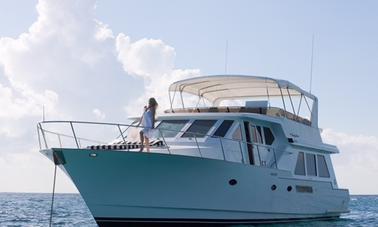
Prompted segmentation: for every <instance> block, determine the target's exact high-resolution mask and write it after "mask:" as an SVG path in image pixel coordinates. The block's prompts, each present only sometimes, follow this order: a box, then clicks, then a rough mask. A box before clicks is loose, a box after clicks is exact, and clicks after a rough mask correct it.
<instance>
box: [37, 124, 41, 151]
mask: <svg viewBox="0 0 378 227" xmlns="http://www.w3.org/2000/svg"><path fill="white" fill-rule="evenodd" d="M37 134H38V145H39V150H42V144H41V135H40V134H39V127H38V125H37Z"/></svg>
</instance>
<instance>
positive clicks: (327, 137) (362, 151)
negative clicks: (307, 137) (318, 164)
mask: <svg viewBox="0 0 378 227" xmlns="http://www.w3.org/2000/svg"><path fill="white" fill-rule="evenodd" d="M322 137H323V139H324V141H325V142H326V143H330V144H335V145H337V146H338V148H339V149H340V154H335V155H333V156H332V160H333V163H334V168H335V171H336V174H337V179H338V182H339V185H340V186H342V187H346V188H349V189H350V191H351V193H358V194H376V193H377V192H378V181H377V180H375V179H377V178H378V165H377V163H378V138H377V137H374V136H365V135H350V134H346V133H340V132H335V131H333V130H331V129H325V130H323V133H322Z"/></svg>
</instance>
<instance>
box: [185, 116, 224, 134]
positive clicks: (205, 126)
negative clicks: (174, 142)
mask: <svg viewBox="0 0 378 227" xmlns="http://www.w3.org/2000/svg"><path fill="white" fill-rule="evenodd" d="M215 122H217V121H216V120H195V121H194V122H193V124H192V125H191V126H190V127H189V128H188V130H186V132H185V133H184V134H183V135H182V137H184V138H190V137H197V138H203V137H205V136H206V134H207V133H208V132H209V130H210V128H211V127H213V126H214V124H215Z"/></svg>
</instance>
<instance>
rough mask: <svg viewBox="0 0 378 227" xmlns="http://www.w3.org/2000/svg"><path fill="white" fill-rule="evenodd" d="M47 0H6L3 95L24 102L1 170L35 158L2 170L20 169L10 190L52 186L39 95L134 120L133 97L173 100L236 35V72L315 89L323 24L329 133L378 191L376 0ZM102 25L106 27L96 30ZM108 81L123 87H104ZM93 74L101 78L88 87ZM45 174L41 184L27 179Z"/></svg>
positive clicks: (11, 113)
mask: <svg viewBox="0 0 378 227" xmlns="http://www.w3.org/2000/svg"><path fill="white" fill-rule="evenodd" d="M39 2H40V3H41V4H40V5H41V10H40V11H38V10H37V9H36V5H37V3H38V1H37V0H29V1H24V0H9V1H6V0H3V1H1V2H0V95H1V94H2V95H3V97H6V98H3V97H0V104H1V103H6V104H9V105H11V106H12V104H14V103H16V105H14V106H12V108H9V109H8V110H6V111H4V110H3V113H2V112H1V111H2V110H0V135H2V133H3V134H4V135H5V136H3V137H1V138H0V143H1V144H5V145H6V146H4V147H5V148H4V149H3V151H1V152H0V171H1V172H6V171H10V170H11V169H13V168H14V167H15V166H17V165H20V164H19V162H20V160H21V161H22V162H24V163H28V164H22V165H23V167H22V168H19V169H20V170H19V172H17V173H15V175H6V176H4V175H0V181H4V180H7V179H16V178H17V179H20V180H19V181H18V182H17V181H14V182H12V183H10V184H8V185H10V186H9V187H4V186H3V187H2V186H0V191H10V190H11V191H12V190H15V191H17V189H15V188H21V189H19V190H21V191H46V190H49V188H48V186H49V184H48V183H49V182H48V181H46V180H44V179H43V178H47V175H44V173H45V172H46V168H48V167H46V166H47V165H48V164H47V161H46V162H44V161H42V160H39V156H38V155H39V154H37V156H36V155H35V154H36V152H35V151H34V149H35V146H36V143H35V138H33V136H35V128H34V122H36V121H38V120H39V119H40V107H38V108H39V109H38V108H35V106H38V105H39V106H41V104H42V103H43V104H45V105H47V114H48V116H50V117H54V118H58V119H62V118H65V119H66V118H74V119H84V120H106V121H123V119H125V114H126V113H130V107H132V105H131V104H133V100H139V101H140V100H144V98H145V96H146V95H154V96H158V97H159V101H162V102H163V100H162V99H163V98H165V97H166V96H165V94H166V91H165V87H166V84H167V83H168V81H169V82H171V81H172V80H173V79H175V78H177V79H180V78H182V76H185V77H188V76H190V75H196V74H197V73H198V71H200V72H201V74H221V73H224V59H225V45H226V41H227V42H228V72H229V73H235V74H246V75H260V76H270V77H274V78H279V79H286V80H289V81H291V82H293V83H295V84H297V85H299V86H300V87H302V88H304V89H306V90H307V89H308V88H309V75H310V56H311V39H312V35H313V34H314V35H315V49H314V64H313V89H312V91H313V93H314V94H315V95H316V96H318V98H319V120H320V121H319V123H320V127H321V128H324V129H325V130H326V131H325V133H324V134H323V137H325V141H326V142H329V143H333V144H336V145H338V147H339V148H340V149H341V152H342V153H341V155H337V156H336V157H335V168H336V170H337V174H338V175H340V177H339V178H340V179H339V181H340V182H341V184H342V186H345V187H348V188H351V190H352V192H353V193H370V194H371V193H378V184H377V183H372V182H367V181H363V179H359V177H360V176H361V175H365V176H371V177H373V178H374V177H375V178H376V177H377V176H376V173H377V172H378V169H377V167H375V163H376V161H378V160H377V157H378V130H377V129H376V126H377V125H378V120H377V118H376V114H375V113H376V112H377V111H378V107H377V105H375V104H376V103H377V101H376V100H377V98H378V95H377V94H376V93H375V92H376V90H377V88H378V86H377V85H378V75H377V74H378V73H377V63H378V29H377V22H378V14H377V10H376V9H378V2H377V1H247V0H246V1H215V0H206V1H204V0H202V1H200V0H191V1H168V0H160V1H152V0H150V1H146V0H138V1H120V0H118V1H117V0H113V1H110V0H107V1H105V0H98V1H96V3H95V1H94V0H82V1H74V0H59V1H54V0H51V1H46V0H40V1H39ZM94 5H96V8H95V10H93V6H94ZM41 18H42V19H41ZM95 21H97V22H96V23H95ZM33 23H36V26H34V27H31V26H32V24H33ZM98 23H100V25H99V24H98ZM99 28H102V30H101V31H102V32H103V33H101V34H102V36H101V37H100V38H95V39H93V34H94V33H95V32H98V30H99ZM21 34H26V35H21ZM96 34H97V33H96ZM1 39H3V42H1ZM4 40H5V41H4ZM23 48H24V49H23ZM2 51H4V52H2ZM2 53H3V54H2ZM146 53H147V56H146ZM150 56H152V57H150ZM160 65H163V66H162V67H160ZM54 67H55V68H54ZM180 70H181V71H180ZM167 72H169V73H167ZM164 73H167V75H166V76H160V74H164ZM44 74H46V75H44ZM47 75H48V76H49V77H48V76H47ZM104 76H106V77H104ZM72 82H75V83H74V85H73V83H72ZM131 83H132V84H133V85H134V86H128V87H127V89H125V86H127V85H128V84H131ZM103 84H106V85H107V87H111V88H112V91H109V90H106V92H104V91H103V90H101V86H102V85H103ZM24 85H26V87H24ZM83 86H85V87H87V88H89V87H92V88H93V89H91V90H90V89H89V90H88V91H86V90H85V89H84V90H83V91H78V90H80V88H82V87H83ZM118 91H122V92H118ZM2 92H3V93H2ZM122 95H124V96H122ZM2 99H3V100H5V101H3V100H2ZM20 100H21V101H20ZM19 103H21V104H20V105H18V104H19ZM134 105H135V104H134ZM125 111H126V112H125ZM19 112H21V113H22V114H18V113H19ZM134 112H135V111H134ZM136 112H138V111H136ZM15 113H17V114H15ZM15 115H16V117H15ZM30 122H33V123H32V124H31V123H30ZM24 124H28V125H31V126H30V129H27V130H24V129H23V128H22V127H24ZM22 139H26V140H27V142H25V143H24V144H22V145H20V144H19V143H18V141H20V140H22ZM29 149H30V150H33V152H34V153H33V152H31V151H30V152H29ZM21 150H22V152H21ZM26 151H28V152H29V153H27V152H26ZM359 152H361V155H359V156H357V155H358V154H359ZM14 153H16V154H17V157H16V155H11V154H14ZM361 157H362V159H361ZM357 159H358V160H360V159H361V160H360V161H359V162H357V163H353V160H357ZM30 160H33V162H35V163H37V164H34V165H32V164H30V163H33V162H31V161H30ZM366 160H370V162H369V163H368V164H366V163H365V162H366ZM41 163H43V164H41ZM2 164H3V167H1V165H2ZM5 164H7V166H6V167H4V165H5ZM354 164H356V165H354ZM37 165H38V168H37V167H36V166H37ZM351 165H353V168H354V169H351ZM358 165H360V166H361V165H365V167H364V168H363V169H361V168H360V167H359V166H358ZM39 166H41V167H39ZM42 166H43V167H42ZM2 168H3V169H2ZM30 168H34V169H37V170H35V171H36V173H35V174H34V175H30ZM38 171H39V172H38ZM347 172H350V175H351V176H350V177H348V174H347ZM38 174H40V179H39V180H35V181H36V183H35V185H34V186H30V187H25V186H24V185H25V183H24V184H22V182H23V180H22V179H26V178H30V177H34V176H35V175H38ZM61 177H62V178H64V176H63V175H62V176H61ZM37 184H39V185H42V186H38V185H37ZM62 185H63V186H62V187H61V191H72V190H73V189H72V185H71V184H70V183H69V180H67V179H66V178H65V181H64V183H62Z"/></svg>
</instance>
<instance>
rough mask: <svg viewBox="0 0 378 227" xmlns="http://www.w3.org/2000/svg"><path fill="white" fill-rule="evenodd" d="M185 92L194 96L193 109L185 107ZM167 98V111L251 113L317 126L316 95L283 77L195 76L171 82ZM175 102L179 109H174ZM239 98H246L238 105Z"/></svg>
mask: <svg viewBox="0 0 378 227" xmlns="http://www.w3.org/2000/svg"><path fill="white" fill-rule="evenodd" d="M176 94H179V96H180V97H179V98H177V96H178V95H176ZM185 95H191V96H197V101H196V105H195V106H194V108H193V107H188V106H186V104H185V101H184V96H185ZM169 100H170V104H171V105H170V107H171V108H170V111H169V112H196V111H197V112H252V113H261V114H267V115H272V116H282V117H286V118H288V119H291V120H294V121H298V122H301V123H304V124H306V125H311V126H312V127H316V128H317V127H318V99H317V98H316V96H314V95H313V94H311V93H309V92H307V91H305V90H303V89H301V88H299V87H298V86H296V85H294V84H293V83H291V82H289V81H286V80H278V79H273V78H269V77H260V76H245V75H215V76H201V77H195V78H191V79H186V80H181V81H177V82H175V83H173V84H172V85H171V86H170V87H169ZM191 100H192V101H193V100H194V99H193V98H191ZM175 101H176V103H177V102H178V104H179V105H180V108H179V109H178V108H174V104H175ZM241 101H246V104H245V106H240V103H241ZM262 101H265V102H262ZM192 103H193V102H192ZM235 104H239V105H236V106H235ZM201 105H202V106H201ZM204 106H207V107H206V108H204ZM201 110H202V111H201Z"/></svg>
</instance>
